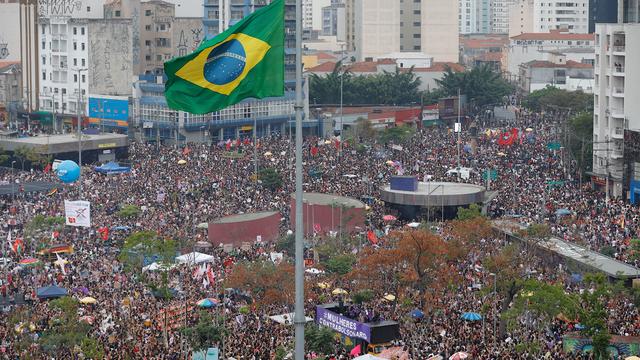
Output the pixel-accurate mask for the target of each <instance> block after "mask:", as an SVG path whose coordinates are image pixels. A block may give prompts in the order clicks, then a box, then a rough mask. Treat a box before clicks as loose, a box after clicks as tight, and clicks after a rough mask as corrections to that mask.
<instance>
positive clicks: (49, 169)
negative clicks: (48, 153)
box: [44, 164, 51, 173]
mask: <svg viewBox="0 0 640 360" xmlns="http://www.w3.org/2000/svg"><path fill="white" fill-rule="evenodd" d="M49 171H51V164H47V166H45V167H44V172H45V173H48V172H49Z"/></svg>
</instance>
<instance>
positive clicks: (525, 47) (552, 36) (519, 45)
mask: <svg viewBox="0 0 640 360" xmlns="http://www.w3.org/2000/svg"><path fill="white" fill-rule="evenodd" d="M505 53H506V56H507V61H506V64H507V67H506V69H503V70H506V71H507V72H509V73H510V74H511V75H518V73H519V67H520V65H521V64H524V63H528V62H530V61H533V60H542V61H550V60H551V57H552V56H555V55H556V54H558V53H561V54H564V55H565V57H566V61H575V62H578V63H585V64H593V61H594V59H595V53H594V35H593V34H571V33H567V32H561V31H558V30H554V31H551V32H546V33H525V34H520V35H517V36H514V37H511V38H510V40H509V45H508V46H507V48H506V49H505Z"/></svg>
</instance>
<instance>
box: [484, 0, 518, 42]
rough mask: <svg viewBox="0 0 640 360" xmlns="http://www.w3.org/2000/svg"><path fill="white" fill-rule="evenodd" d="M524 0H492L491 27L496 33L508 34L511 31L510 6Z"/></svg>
mask: <svg viewBox="0 0 640 360" xmlns="http://www.w3.org/2000/svg"><path fill="white" fill-rule="evenodd" d="M520 1H523V0H491V4H490V15H489V16H490V20H489V21H490V27H491V32H492V33H494V34H507V33H508V32H509V22H510V19H509V18H510V7H511V6H512V5H513V4H515V3H517V2H520Z"/></svg>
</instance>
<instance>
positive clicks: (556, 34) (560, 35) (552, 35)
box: [511, 30, 595, 41]
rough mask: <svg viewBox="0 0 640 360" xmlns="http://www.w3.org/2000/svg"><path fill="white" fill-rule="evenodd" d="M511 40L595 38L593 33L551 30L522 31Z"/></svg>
mask: <svg viewBox="0 0 640 360" xmlns="http://www.w3.org/2000/svg"><path fill="white" fill-rule="evenodd" d="M511 40H585V41H593V40H595V34H572V33H568V32H561V31H559V30H551V31H550V32H548V33H524V34H520V35H516V36H513V37H511Z"/></svg>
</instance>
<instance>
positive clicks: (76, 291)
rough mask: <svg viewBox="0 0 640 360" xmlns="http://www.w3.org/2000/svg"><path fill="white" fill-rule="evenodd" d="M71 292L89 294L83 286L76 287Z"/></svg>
mask: <svg viewBox="0 0 640 360" xmlns="http://www.w3.org/2000/svg"><path fill="white" fill-rule="evenodd" d="M73 292H75V293H81V294H83V295H87V294H88V293H89V289H87V288H86V287H85V286H78V287H75V288H73Z"/></svg>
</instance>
